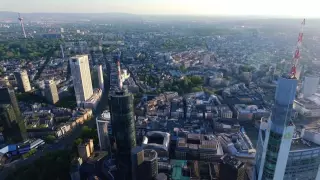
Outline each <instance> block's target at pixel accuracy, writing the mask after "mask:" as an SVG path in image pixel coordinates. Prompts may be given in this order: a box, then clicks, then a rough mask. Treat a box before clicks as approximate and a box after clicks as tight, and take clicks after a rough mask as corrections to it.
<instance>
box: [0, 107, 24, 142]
mask: <svg viewBox="0 0 320 180" xmlns="http://www.w3.org/2000/svg"><path fill="white" fill-rule="evenodd" d="M19 118H20V117H19V116H16V114H15V111H14V108H13V107H12V105H11V104H0V131H1V133H0V136H1V139H2V140H4V141H5V142H8V143H13V142H22V141H23V140H25V139H26V133H25V124H24V122H23V121H21V119H19Z"/></svg>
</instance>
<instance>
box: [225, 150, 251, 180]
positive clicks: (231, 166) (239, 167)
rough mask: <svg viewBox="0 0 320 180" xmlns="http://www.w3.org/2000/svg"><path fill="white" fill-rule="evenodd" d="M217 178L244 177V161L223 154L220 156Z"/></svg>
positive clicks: (240, 179) (234, 179)
mask: <svg viewBox="0 0 320 180" xmlns="http://www.w3.org/2000/svg"><path fill="white" fill-rule="evenodd" d="M219 178H220V179H226V180H227V179H230V180H231V179H233V180H244V179H245V166H244V163H243V162H241V161H239V160H237V159H236V158H235V157H233V156H229V155H225V156H223V157H222V158H221V161H220V163H219Z"/></svg>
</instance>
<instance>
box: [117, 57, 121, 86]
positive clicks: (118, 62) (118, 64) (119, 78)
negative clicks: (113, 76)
mask: <svg viewBox="0 0 320 180" xmlns="http://www.w3.org/2000/svg"><path fill="white" fill-rule="evenodd" d="M117 68H118V81H119V88H120V90H122V79H121V68H120V54H119V55H117Z"/></svg>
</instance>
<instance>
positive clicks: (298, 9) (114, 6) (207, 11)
mask: <svg viewBox="0 0 320 180" xmlns="http://www.w3.org/2000/svg"><path fill="white" fill-rule="evenodd" d="M22 3H23V1H22V0H17V1H8V0H5V3H4V4H3V6H2V7H1V8H0V11H16V12H21V13H31V12H55V13H109V12H119V13H132V14H156V15H165V14H170V15H223V16H235V15H240V16H248V15H254V16H272V17H274V16H276V17H277V16H278V17H320V12H319V11H317V9H316V6H314V3H313V1H312V0H306V1H304V3H302V4H301V3H294V2H290V1H289V0H283V1H276V0H270V1H260V2H257V1H254V0H243V1H235V0H225V1H219V0H201V1H196V0H183V1H182V0H175V1H169V0H148V1H147V0H137V1H132V0H118V1H116V2H111V1H110V0H107V1H105V0H92V1H90V3H89V2H88V1H85V0H80V1H75V0H66V1H62V0H56V1H50V2H48V1H45V2H44V1H40V0H30V1H28V3H25V4H23V6H22ZM289 5H290V6H289Z"/></svg>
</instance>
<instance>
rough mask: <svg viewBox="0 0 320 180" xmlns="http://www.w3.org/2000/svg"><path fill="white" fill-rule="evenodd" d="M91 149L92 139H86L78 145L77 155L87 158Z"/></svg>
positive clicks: (92, 149) (91, 151)
mask: <svg viewBox="0 0 320 180" xmlns="http://www.w3.org/2000/svg"><path fill="white" fill-rule="evenodd" d="M93 151H94V148H93V139H89V140H88V141H86V142H84V143H82V144H80V145H79V146H78V154H79V157H80V158H81V159H83V160H87V159H88V158H89V157H90V156H91V154H92V153H93Z"/></svg>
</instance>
